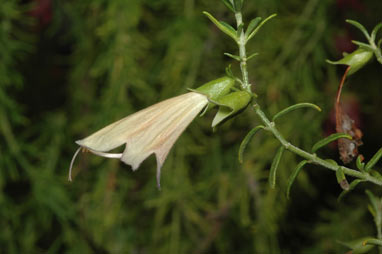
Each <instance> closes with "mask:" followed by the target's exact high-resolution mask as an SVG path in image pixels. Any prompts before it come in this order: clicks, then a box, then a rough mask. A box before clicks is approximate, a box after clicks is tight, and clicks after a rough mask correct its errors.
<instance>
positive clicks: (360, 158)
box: [356, 154, 365, 171]
mask: <svg viewBox="0 0 382 254" xmlns="http://www.w3.org/2000/svg"><path fill="white" fill-rule="evenodd" d="M363 160H364V158H363V155H362V154H360V155H358V157H357V160H356V165H357V168H358V169H359V170H360V171H364V169H365V163H363V162H362V161H363Z"/></svg>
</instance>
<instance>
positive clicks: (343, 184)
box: [336, 167, 350, 190]
mask: <svg viewBox="0 0 382 254" xmlns="http://www.w3.org/2000/svg"><path fill="white" fill-rule="evenodd" d="M336 177H337V182H338V184H339V185H340V186H341V188H342V189H343V190H349V188H350V187H349V183H348V181H347V180H346V176H345V174H344V172H343V170H342V168H341V167H339V168H338V169H337V171H336Z"/></svg>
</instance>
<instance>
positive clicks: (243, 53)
mask: <svg viewBox="0 0 382 254" xmlns="http://www.w3.org/2000/svg"><path fill="white" fill-rule="evenodd" d="M235 18H236V26H237V28H239V26H240V25H241V24H243V17H242V14H241V11H239V12H236V13H235ZM245 43H246V41H245V33H244V29H242V31H241V33H240V36H239V38H238V40H237V45H238V46H239V54H240V69H241V73H242V76H243V84H242V88H243V89H244V90H247V91H248V92H250V93H251V84H249V81H248V80H249V79H248V70H247V52H246V49H245Z"/></svg>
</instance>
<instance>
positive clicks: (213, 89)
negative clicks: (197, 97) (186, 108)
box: [188, 76, 235, 115]
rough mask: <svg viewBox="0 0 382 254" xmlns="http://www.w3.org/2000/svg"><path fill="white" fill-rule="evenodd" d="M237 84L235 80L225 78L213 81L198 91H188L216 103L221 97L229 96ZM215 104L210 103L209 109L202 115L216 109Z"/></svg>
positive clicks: (197, 89)
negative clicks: (202, 95)
mask: <svg viewBox="0 0 382 254" xmlns="http://www.w3.org/2000/svg"><path fill="white" fill-rule="evenodd" d="M234 84H235V80H233V79H232V78H230V77H227V76H224V77H221V78H218V79H215V80H212V81H210V82H208V83H206V84H204V85H202V86H200V87H198V88H196V89H188V90H190V91H193V92H196V93H200V94H204V95H206V96H207V98H208V100H210V101H216V100H218V99H219V98H220V97H222V96H224V95H226V94H228V93H229V92H230V90H231V88H232V87H233V85H234ZM215 106H216V104H215V103H211V102H210V103H208V105H207V107H206V108H205V110H204V111H203V113H202V114H201V115H204V114H205V113H206V112H207V111H208V110H210V109H212V108H213V107H215Z"/></svg>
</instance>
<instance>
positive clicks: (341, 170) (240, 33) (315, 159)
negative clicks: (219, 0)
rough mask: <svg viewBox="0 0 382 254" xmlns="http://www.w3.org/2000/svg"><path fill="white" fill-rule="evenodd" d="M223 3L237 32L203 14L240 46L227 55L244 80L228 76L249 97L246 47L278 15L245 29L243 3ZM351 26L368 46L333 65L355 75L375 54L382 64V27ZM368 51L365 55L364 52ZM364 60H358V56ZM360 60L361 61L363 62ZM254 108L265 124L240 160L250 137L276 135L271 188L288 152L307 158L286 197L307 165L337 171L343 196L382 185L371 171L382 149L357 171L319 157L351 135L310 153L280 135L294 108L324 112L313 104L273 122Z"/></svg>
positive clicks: (335, 137)
mask: <svg viewBox="0 0 382 254" xmlns="http://www.w3.org/2000/svg"><path fill="white" fill-rule="evenodd" d="M223 2H224V4H225V5H226V6H227V7H228V8H229V9H230V10H231V11H232V12H234V15H235V19H236V29H234V28H233V27H232V26H231V25H229V24H227V23H225V22H223V21H218V20H217V19H216V18H214V17H213V16H212V15H211V14H210V13H208V12H204V14H205V15H206V16H207V17H208V18H209V19H210V20H211V21H212V22H213V23H214V24H215V25H216V26H217V27H218V28H219V29H220V30H222V31H223V32H224V33H226V34H227V35H229V36H230V37H231V38H232V39H233V40H234V41H235V42H236V44H237V45H238V50H239V55H234V54H231V53H224V54H225V55H226V56H229V57H231V58H232V59H234V60H236V61H238V62H239V64H240V70H241V76H242V78H241V79H240V78H237V77H234V75H233V74H232V72H231V70H230V68H227V74H228V75H229V76H231V77H233V78H234V79H235V80H236V81H238V82H239V83H240V86H241V89H242V90H244V91H247V92H249V93H250V94H253V93H252V89H251V84H250V83H249V74H248V69H247V61H248V60H249V58H252V57H253V56H255V55H256V53H255V54H251V56H250V57H247V50H246V44H247V42H248V41H249V40H250V39H251V38H253V37H254V35H255V34H256V33H257V32H258V30H259V29H260V28H261V26H263V25H264V24H265V23H266V22H267V21H269V20H270V19H272V18H273V17H275V16H276V14H273V15H270V16H269V17H267V18H266V19H264V20H262V18H261V17H257V18H255V19H253V20H251V21H250V22H249V25H248V27H247V29H246V30H245V29H244V23H243V16H242V12H241V8H242V4H243V1H242V0H223ZM347 22H348V23H350V24H352V25H354V26H356V27H358V28H359V29H360V30H361V31H362V32H363V33H364V34H365V36H366V38H367V39H368V42H369V44H365V43H361V42H354V43H355V44H357V45H359V46H360V50H359V52H358V51H357V52H356V53H354V54H353V55H350V56H348V57H347V58H346V56H345V58H346V59H345V58H344V59H345V60H346V61H345V63H343V62H332V63H335V64H348V65H349V66H352V70H351V71H352V73H354V72H356V71H357V70H358V69H360V68H362V67H363V66H364V65H365V64H366V63H367V62H368V61H369V60H370V59H371V57H372V54H371V52H372V53H374V55H375V56H376V58H377V60H378V61H379V62H380V63H382V56H381V49H380V46H381V40H380V41H379V42H378V43H377V44H376V43H375V39H376V35H377V32H378V30H379V29H380V28H382V24H379V25H377V26H376V27H375V28H374V29H373V31H372V33H371V35H369V34H368V33H367V31H366V29H365V28H364V27H363V26H362V25H361V24H359V23H358V22H355V21H351V20H348V21H347ZM365 52H366V53H365ZM360 55H361V56H362V57H359V56H360ZM360 59H361V60H360ZM252 102H253V107H252V108H253V109H254V111H255V112H256V114H257V116H258V117H259V118H260V120H261V122H262V125H259V126H257V127H255V128H254V129H253V130H252V131H250V132H249V133H248V135H247V136H246V137H245V138H244V140H243V142H242V144H241V146H240V149H239V161H240V162H242V160H243V153H244V150H245V148H246V146H247V144H248V143H249V141H250V140H251V138H252V137H253V136H254V135H255V134H256V133H257V132H258V131H259V130H261V129H263V130H265V131H268V132H270V133H272V134H273V136H274V137H275V138H276V139H277V140H278V141H279V142H280V144H281V147H280V148H279V150H278V152H277V153H276V156H275V158H274V161H273V163H272V166H271V170H270V177H269V183H270V186H271V187H272V188H273V187H275V184H276V174H277V167H278V165H279V163H280V160H281V158H282V155H283V153H284V151H285V150H287V151H290V152H292V153H295V154H297V155H299V156H300V157H302V158H304V160H303V161H302V162H301V163H300V164H299V165H298V166H297V168H296V169H295V171H294V172H293V174H292V176H291V177H290V180H289V184H288V190H287V195H288V196H289V192H290V188H291V186H292V184H293V182H294V180H295V179H296V177H297V176H298V173H299V172H300V171H301V169H302V168H303V167H304V166H305V165H306V164H308V163H309V164H316V165H320V166H322V167H324V168H327V169H330V170H333V171H335V172H336V177H337V181H338V183H339V184H340V186H341V187H342V188H343V189H344V193H343V194H342V196H343V195H344V194H346V193H347V192H349V191H350V190H352V189H353V188H354V187H355V186H356V185H357V184H358V183H360V182H365V181H366V182H371V183H374V184H376V185H379V186H382V176H381V175H380V174H379V173H378V172H377V171H376V170H372V169H371V168H372V167H373V166H374V165H375V164H376V162H377V161H378V160H379V159H380V158H381V157H382V150H380V151H378V152H377V154H376V155H375V156H374V157H373V158H372V160H371V161H370V162H368V163H367V164H366V166H365V163H363V162H361V161H358V162H359V163H357V166H358V170H355V169H352V168H348V167H345V166H341V165H338V164H337V163H336V162H335V161H333V160H328V159H323V158H321V157H319V156H318V155H317V154H316V151H317V150H318V149H319V148H321V147H323V146H325V145H327V144H329V143H330V142H333V141H335V140H338V139H341V138H342V139H343V138H347V139H352V137H351V136H349V135H347V134H344V133H336V134H334V135H331V136H329V137H327V138H324V139H322V140H320V141H318V142H317V143H316V144H315V145H314V146H313V147H312V150H311V152H308V151H305V150H303V149H301V148H299V147H297V146H295V145H293V144H291V143H290V142H289V141H287V140H286V139H285V138H284V136H283V135H282V134H281V133H280V131H279V130H278V129H277V128H276V123H275V120H276V119H277V118H278V117H280V116H282V115H284V114H286V113H288V112H290V111H293V110H295V109H299V108H302V107H310V108H314V109H316V110H318V111H321V109H320V108H319V107H318V106H316V105H314V104H311V103H299V104H296V105H292V106H290V107H288V108H286V109H284V110H282V111H280V112H279V113H277V114H276V115H274V116H273V117H272V118H271V119H272V120H269V118H268V117H267V116H266V115H265V113H264V112H263V111H262V110H261V108H260V106H259V105H258V103H257V102H256V101H255V100H253V101H252ZM345 175H348V176H352V177H354V178H357V179H355V180H354V181H353V182H352V183H350V184H349V183H348V182H347V180H346V177H345Z"/></svg>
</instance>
